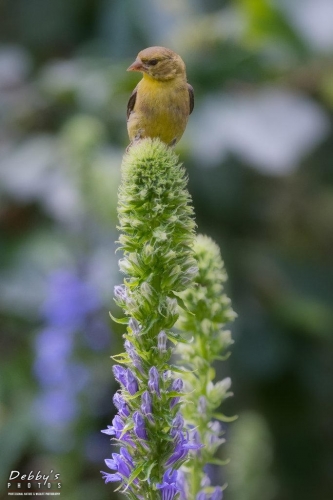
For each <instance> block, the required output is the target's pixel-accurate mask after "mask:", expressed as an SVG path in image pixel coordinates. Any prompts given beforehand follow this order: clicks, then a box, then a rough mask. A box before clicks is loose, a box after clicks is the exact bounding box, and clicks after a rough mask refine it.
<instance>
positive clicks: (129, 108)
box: [127, 86, 138, 120]
mask: <svg viewBox="0 0 333 500" xmlns="http://www.w3.org/2000/svg"><path fill="white" fill-rule="evenodd" d="M137 92H138V86H136V87H135V89H134V90H133V92H132V93H131V96H130V98H129V100H128V103H127V120H128V119H129V116H130V114H131V113H132V111H133V109H134V106H135V101H136V94H137Z"/></svg>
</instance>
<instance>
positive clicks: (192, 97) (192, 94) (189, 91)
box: [187, 83, 194, 114]
mask: <svg viewBox="0 0 333 500" xmlns="http://www.w3.org/2000/svg"><path fill="white" fill-rule="evenodd" d="M187 88H188V93H189V96H190V114H191V113H192V111H193V108H194V90H193V87H192V85H190V84H189V83H188V84H187Z"/></svg>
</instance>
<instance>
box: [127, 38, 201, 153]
mask: <svg viewBox="0 0 333 500" xmlns="http://www.w3.org/2000/svg"><path fill="white" fill-rule="evenodd" d="M127 71H140V72H141V73H142V74H143V78H142V80H140V82H139V83H138V85H137V86H136V87H135V89H134V90H133V92H132V94H131V97H130V99H129V101H128V105H127V130H128V135H129V138H130V141H131V143H132V142H133V141H136V140H139V139H142V138H144V137H151V138H154V137H158V138H159V139H160V140H161V141H163V142H165V143H166V144H168V145H169V146H174V145H175V144H177V142H178V141H179V139H180V138H181V136H182V135H183V133H184V131H185V128H186V124H187V121H188V117H189V115H190V114H191V113H192V111H193V107H194V94H193V88H192V87H191V85H190V84H189V83H187V80H186V68H185V64H184V61H183V60H182V58H181V57H180V56H179V55H178V54H176V53H175V52H173V51H172V50H170V49H167V48H165V47H149V48H148V49H144V50H142V51H141V52H139V54H138V56H137V58H136V60H135V61H134V63H133V64H131V66H130V67H129V68H128V69H127Z"/></svg>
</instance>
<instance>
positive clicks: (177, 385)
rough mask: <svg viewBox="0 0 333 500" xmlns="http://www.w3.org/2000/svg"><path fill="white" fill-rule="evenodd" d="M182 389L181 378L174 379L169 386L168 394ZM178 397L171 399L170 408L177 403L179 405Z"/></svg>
mask: <svg viewBox="0 0 333 500" xmlns="http://www.w3.org/2000/svg"><path fill="white" fill-rule="evenodd" d="M183 387H184V382H183V381H182V379H181V378H176V380H174V381H173V382H172V384H171V387H170V392H181V390H182V389H183ZM179 400H180V397H178V396H177V397H175V398H171V401H170V408H174V407H175V406H176V404H177V403H179Z"/></svg>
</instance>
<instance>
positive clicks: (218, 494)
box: [210, 486, 223, 500]
mask: <svg viewBox="0 0 333 500" xmlns="http://www.w3.org/2000/svg"><path fill="white" fill-rule="evenodd" d="M222 498H223V491H222V488H221V487H220V486H216V488H215V490H214V493H213V494H212V496H211V497H210V500H222Z"/></svg>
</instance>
